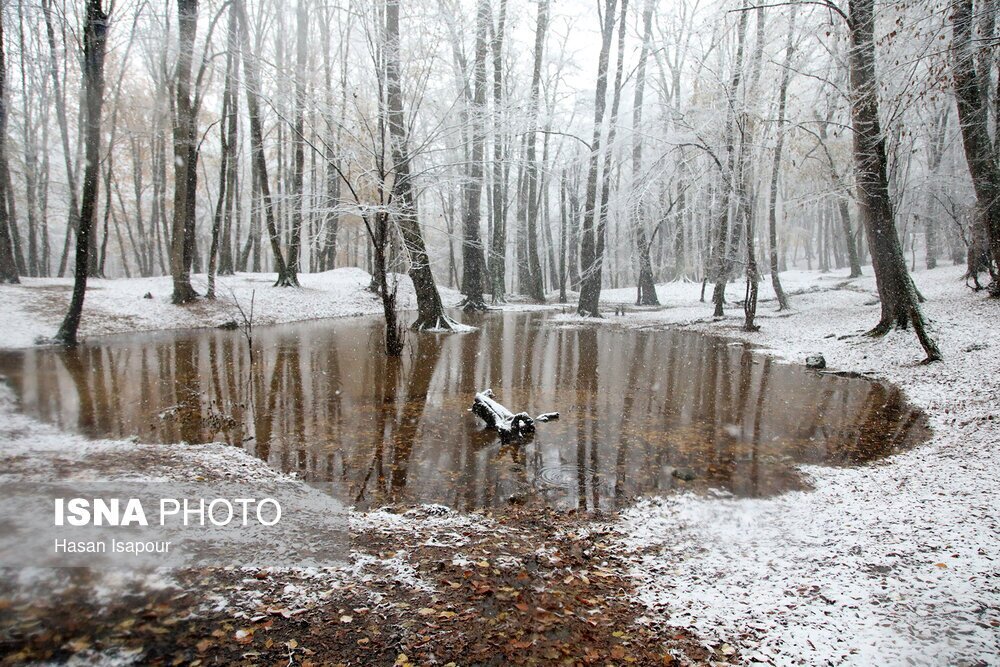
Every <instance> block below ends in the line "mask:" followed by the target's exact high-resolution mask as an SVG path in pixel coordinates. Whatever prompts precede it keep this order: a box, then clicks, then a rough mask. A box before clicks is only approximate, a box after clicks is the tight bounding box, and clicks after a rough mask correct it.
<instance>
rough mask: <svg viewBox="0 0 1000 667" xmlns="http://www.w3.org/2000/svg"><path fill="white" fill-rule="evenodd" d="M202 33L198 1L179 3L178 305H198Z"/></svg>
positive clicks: (173, 244)
mask: <svg viewBox="0 0 1000 667" xmlns="http://www.w3.org/2000/svg"><path fill="white" fill-rule="evenodd" d="M197 30H198V0H177V67H176V70H175V77H176V82H175V83H176V92H175V93H174V104H175V107H176V110H175V114H174V216H173V223H172V225H171V236H170V275H171V276H172V278H173V285H174V291H173V296H172V297H171V300H172V301H173V303H175V304H183V303H188V302H190V301H194V300H195V299H196V298H197V297H198V295H197V294H196V293H195V291H194V288H193V287H191V268H190V267H191V261H192V260H193V253H194V206H193V205H192V202H193V195H194V190H195V188H196V187H197V183H198V137H197V127H196V122H197V121H196V119H195V109H194V107H193V105H192V101H191V68H192V60H193V53H194V38H195V33H196V32H197Z"/></svg>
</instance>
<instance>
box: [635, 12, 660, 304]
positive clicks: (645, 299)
mask: <svg viewBox="0 0 1000 667" xmlns="http://www.w3.org/2000/svg"><path fill="white" fill-rule="evenodd" d="M642 25H643V28H642V49H641V51H640V53H639V65H638V67H637V68H636V73H635V97H634V99H633V101H632V135H633V136H632V182H633V188H634V187H635V185H638V184H639V183H640V182H641V179H642V145H643V141H644V137H643V133H642V98H643V93H644V92H645V88H646V60H647V59H648V58H649V46H650V42H651V40H652V36H653V2H652V0H646V5H645V7H644V8H643V10H642ZM646 210H647V209H646V207H645V206H643V205H642V203H641V202H640V203H639V204H638V205H637V208H636V219H635V250H636V257H637V259H638V264H639V281H638V287H637V288H636V298H635V303H636V305H637V306H659V305H660V299H659V298H658V297H657V296H656V283H655V282H654V281H653V264H652V262H651V261H650V260H649V242H648V241H647V240H646V215H645V214H646Z"/></svg>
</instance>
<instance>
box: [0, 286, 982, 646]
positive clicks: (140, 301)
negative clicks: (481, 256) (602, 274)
mask: <svg viewBox="0 0 1000 667" xmlns="http://www.w3.org/2000/svg"><path fill="white" fill-rule="evenodd" d="M961 276H962V268H961V267H944V268H940V269H936V270H933V271H919V272H917V273H916V274H915V275H914V278H915V281H916V283H917V285H918V287H919V288H920V290H921V291H922V292H923V294H924V295H925V296H926V297H927V303H926V304H925V306H924V307H925V313H926V315H927V316H928V318H929V319H930V320H931V325H932V330H933V332H934V334H935V335H936V336H937V337H938V342H939V344H940V346H941V349H942V351H943V352H944V355H945V361H944V362H942V363H936V364H932V365H929V366H922V365H920V364H919V363H918V362H919V360H920V359H921V358H922V355H921V351H920V348H919V345H918V344H917V342H916V339H915V336H914V335H913V333H912V332H909V331H901V332H893V333H891V334H890V335H889V336H887V337H886V338H884V339H881V340H872V339H869V338H865V337H863V336H861V335H859V334H861V333H862V332H863V331H864V330H866V329H867V328H868V327H870V326H871V325H872V324H874V322H875V321H876V320H877V315H878V305H877V302H876V300H875V291H874V282H873V279H872V278H871V271H870V269H869V270H866V276H865V277H863V278H861V279H856V280H851V281H848V280H846V279H845V278H843V276H842V275H840V276H838V275H836V274H832V273H830V274H821V273H819V272H805V271H796V272H789V273H787V274H784V275H783V277H784V278H785V283H786V289H788V291H789V292H791V294H792V306H793V310H792V311H791V312H782V313H777V312H775V306H776V304H775V303H774V302H773V301H767V300H766V299H767V298H769V297H770V291H769V286H767V285H766V283H765V284H763V285H762V290H761V291H762V294H761V297H762V299H765V300H764V301H763V302H762V303H761V306H760V309H759V313H758V321H759V323H760V324H761V327H762V329H761V331H760V332H758V333H755V334H746V333H743V332H741V331H740V330H739V326H740V324H741V322H742V311H741V309H740V308H739V307H738V306H737V305H731V306H730V316H729V317H727V318H724V319H722V320H714V319H713V318H711V317H710V307H711V306H710V304H702V303H698V292H699V290H700V285H698V284H690V283H676V284H670V285H663V286H660V287H658V292H659V296H660V300H661V302H662V303H663V304H664V306H665V308H664V309H661V310H641V311H639V310H632V309H629V312H628V314H626V315H625V316H623V317H622V316H619V317H615V316H612V315H610V314H608V316H607V317H606V318H605V319H604V320H602V321H601V324H600V325H599V326H627V327H669V326H684V327H687V328H690V329H695V330H700V331H705V332H710V333H713V334H722V335H726V336H732V337H739V338H743V339H746V340H750V341H752V342H754V343H756V344H758V345H760V346H761V348H762V351H764V352H766V353H768V354H773V355H775V356H776V357H778V358H781V359H784V360H787V361H788V362H789V363H801V362H802V361H803V359H804V358H805V356H806V355H807V354H809V353H813V352H822V353H823V354H824V355H825V357H826V359H827V361H828V363H829V365H830V366H831V367H832V368H834V369H839V370H852V371H858V372H862V373H865V374H867V375H871V376H873V377H878V378H881V379H884V380H886V381H889V382H893V383H895V384H897V385H899V386H900V387H902V388H903V389H904V390H905V392H906V394H907V396H908V397H909V399H910V400H911V401H912V402H913V403H914V404H916V405H918V406H920V407H921V408H923V409H924V410H925V411H926V412H927V414H928V416H929V418H930V424H931V426H932V427H933V435H932V437H931V439H930V441H929V442H927V443H925V444H923V445H921V446H919V447H918V448H916V449H915V450H913V451H910V452H906V453H902V454H899V455H896V456H894V457H892V458H890V459H888V460H885V461H882V462H879V463H877V464H874V465H869V466H865V467H861V468H850V469H835V468H824V467H808V468H806V469H805V472H806V473H807V474H808V476H809V478H810V480H811V482H812V485H813V487H814V489H813V490H811V491H808V492H796V493H789V494H786V495H783V496H780V497H777V498H772V499H765V500H759V499H756V500H755V499H733V498H725V497H721V498H720V497H718V496H712V497H703V496H698V495H693V494H688V495H680V496H672V497H667V498H661V499H650V500H646V501H643V502H641V503H639V504H638V505H636V506H634V507H632V508H631V509H629V510H627V511H625V512H624V513H623V514H622V515H621V516H620V517H618V518H617V519H616V520H615V521H614V522H613V523H612V524H611V525H610V526H600V527H596V528H598V529H607V528H610V529H611V530H612V531H613V532H614V533H615V534H616V535H617V536H618V537H617V542H618V544H617V547H616V548H617V550H618V551H619V552H620V553H622V554H623V555H624V556H625V557H626V558H627V560H628V562H629V563H630V567H631V574H632V576H633V580H634V582H635V586H636V595H637V596H638V601H639V602H641V604H643V605H645V608H646V611H645V613H644V615H643V618H642V619H640V620H641V621H642V622H645V623H648V624H652V625H659V624H664V625H668V626H680V627H684V628H689V629H693V630H694V631H695V632H696V633H697V634H698V635H699V636H700V637H701V638H702V639H703V640H704V641H705V642H706V643H707V644H710V645H712V646H713V647H715V649H716V650H721V649H720V647H721V646H723V645H724V644H728V645H731V646H733V647H734V648H735V649H736V650H737V652H738V653H739V655H740V656H741V657H742V659H743V660H745V661H746V662H747V663H751V664H752V663H755V662H757V663H763V664H809V665H814V664H878V665H897V664H900V665H901V664H914V663H916V664H932V665H940V664H977V661H978V662H981V663H982V664H1000V502H998V500H997V498H998V497H1000V478H998V474H997V471H998V469H1000V426H998V422H1000V414H998V411H997V407H996V406H997V397H998V396H1000V374H998V373H997V370H998V369H1000V363H998V360H997V359H998V353H1000V343H997V342H996V340H995V331H996V323H997V322H998V316H1000V303H998V302H997V301H995V300H989V299H987V298H986V297H985V296H984V295H983V294H974V293H972V292H971V291H970V290H968V289H966V288H965V287H964V285H963V282H962V280H961ZM302 279H303V283H304V285H305V287H304V288H303V289H301V290H295V289H288V288H280V289H279V288H271V287H270V282H269V278H268V277H267V276H250V275H241V276H238V277H236V278H230V279H227V280H226V282H225V284H224V286H223V287H221V288H220V295H221V296H222V297H223V298H220V301H219V302H217V303H216V304H211V303H207V302H204V303H198V304H195V305H194V306H189V307H185V308H178V307H175V306H171V305H170V304H169V279H165V278H158V279H141V280H128V281H95V283H96V284H95V288H94V289H93V290H91V291H90V292H89V293H88V300H87V306H86V308H87V310H86V311H85V312H86V315H85V318H84V330H83V331H84V333H85V334H89V335H95V334H99V333H116V332H121V331H137V330H146V329H148V330H153V329H164V328H180V327H189V326H213V325H216V324H218V323H221V322H224V321H226V320H229V319H233V317H234V311H235V306H234V305H232V302H231V299H232V294H235V295H236V297H235V298H236V299H238V300H239V301H240V302H241V303H243V302H244V301H246V302H248V301H249V296H250V293H251V291H254V290H256V292H255V299H254V301H255V320H256V322H257V323H258V324H262V323H272V322H288V321H294V320H302V319H311V318H317V317H332V316H338V315H340V316H343V315H351V314H369V313H378V312H379V308H380V304H379V303H378V302H377V300H376V299H375V297H374V295H372V294H370V293H368V292H366V291H365V290H364V287H365V286H366V285H367V282H368V277H367V274H365V273H363V272H361V271H359V270H355V269H341V270H337V271H333V272H329V273H326V274H320V275H316V276H310V275H303V276H302ZM66 285H68V282H67V281H54V280H44V281H43V280H28V281H26V285H25V286H23V287H16V286H15V287H11V286H0V308H2V309H3V312H4V314H5V317H4V318H3V320H2V321H0V341H2V344H3V345H4V346H7V347H14V346H26V345H30V344H32V342H33V341H34V339H35V337H36V336H38V335H49V334H50V333H51V331H52V330H54V327H55V325H56V324H58V320H59V317H60V316H61V305H59V306H58V307H57V305H58V304H62V303H64V302H65V300H66V299H67V298H68V288H67V287H66ZM226 285H227V286H228V289H227V287H226ZM229 290H231V291H229ZM401 291H402V292H403V295H404V296H403V298H402V301H403V303H404V306H405V305H406V303H407V302H408V300H409V299H412V292H411V291H410V290H409V289H408V285H407V286H406V288H405V289H403V290H401ZM146 292H150V293H152V295H153V299H144V298H143V295H144V294H145V293H146ZM741 292H742V290H741V288H740V287H738V286H734V287H731V288H730V296H731V298H735V297H737V295H738V294H741ZM604 297H605V300H606V301H608V302H609V303H629V302H631V301H632V300H633V299H634V290H633V289H622V290H612V291H609V292H605V294H604ZM227 298H228V299H230V301H228V302H227V301H226V299H227ZM445 298H446V302H448V303H451V302H452V301H451V300H452V299H456V296H455V295H454V294H450V293H449V294H448V295H446V297H445ZM592 322H593V321H592V320H590V321H584V320H580V319H579V318H577V317H576V316H571V315H563V316H557V317H555V318H553V323H554V325H557V326H559V325H562V326H584V325H587V326H590V325H592ZM0 423H2V424H3V425H2V426H0V451H2V452H3V459H4V460H5V461H6V465H7V474H8V475H13V476H16V477H18V478H21V479H41V478H43V477H44V476H46V475H49V474H51V471H52V470H62V471H73V472H71V473H70V474H73V475H80V474H84V475H86V474H99V475H100V476H102V477H108V476H110V478H123V477H124V478H127V477H134V476H136V475H140V474H141V475H142V476H143V478H144V479H156V478H170V477H172V476H176V475H190V474H192V473H194V474H198V475H205V476H208V477H211V476H212V475H219V476H222V477H231V476H236V477H238V478H240V479H246V478H251V479H254V480H257V481H259V482H260V483H261V484H267V483H268V479H269V478H270V477H272V476H274V475H276V474H277V473H274V472H272V471H270V470H269V469H268V468H266V466H265V465H264V464H263V463H262V462H260V461H257V460H255V459H253V458H251V457H250V456H249V455H247V454H245V453H244V452H243V451H242V450H239V449H234V448H226V447H223V446H221V445H202V446H194V447H188V448H169V447H163V446H155V445H152V446H143V445H137V444H135V443H129V442H110V441H100V442H93V441H87V440H86V439H84V438H82V437H78V436H73V435H69V434H65V433H61V432H59V431H58V430H57V429H55V428H54V427H50V426H46V425H42V424H40V423H38V422H36V421H34V420H32V419H30V418H28V417H25V416H23V415H20V414H18V413H17V412H15V411H14V407H13V401H12V396H11V395H10V392H9V391H8V390H6V389H4V390H3V391H2V392H0ZM138 461H141V462H142V464H143V467H142V470H141V472H137V470H136V469H130V468H129V465H130V463H132V462H138ZM404 520H405V521H407V522H410V523H414V524H416V523H420V522H418V521H417V520H416V519H415V518H413V517H409V516H407V517H402V518H400V517H398V516H396V515H392V514H385V513H371V514H367V515H361V514H356V515H354V516H353V518H352V522H353V523H354V524H355V525H354V527H355V529H356V530H362V531H365V532H368V531H373V530H378V529H379V528H380V527H382V526H383V524H385V526H389V525H390V524H392V522H399V521H404ZM442 521H444V519H442ZM447 521H452V522H454V521H464V519H460V518H459V517H454V516H452V517H448V518H447ZM476 521H477V522H478V519H476ZM392 525H394V524H392ZM407 525H409V524H407ZM424 528H427V526H425V527H424ZM446 528H447V531H445V532H447V533H448V534H452V533H453V529H454V527H453V526H452V527H446ZM439 538H440V536H437V535H435V536H433V539H434V540H439ZM430 539H431V538H430V537H428V538H427V540H430ZM421 543H422V542H421ZM449 544H450V543H449ZM458 546H461V547H462V548H465V546H464V545H458ZM394 558H396V560H393V561H392V562H390V563H383V564H382V565H380V566H378V567H376V565H377V564H376V563H375V562H374V561H373V560H372V556H371V555H369V554H354V556H353V559H352V560H353V565H352V567H353V568H354V570H358V569H359V568H360V569H362V570H365V571H366V572H369V573H370V572H372V571H374V570H377V571H379V572H380V574H379V576H382V577H388V578H389V579H392V580H393V581H394V582H395V583H394V584H393V585H395V584H396V583H399V582H403V581H404V580H405V581H408V580H409V579H407V577H409V578H410V579H412V578H413V577H415V576H416V575H414V574H413V572H412V571H411V570H412V566H411V565H410V564H409V563H408V562H405V557H404V555H402V554H400V555H397V556H396V557H394ZM393 568H395V569H396V570H398V572H395V571H394V570H393ZM383 570H393V572H390V573H389V574H388V575H387V574H386V573H385V572H383ZM326 576H332V575H326ZM366 576H370V575H366ZM421 581H422V580H421ZM328 584H329V582H328V581H327V582H326V583H325V584H324V585H328ZM409 585H411V586H413V587H414V590H415V591H417V590H419V586H416V585H415V584H413V583H412V582H410V584H409ZM294 594H295V595H296V596H299V595H300V592H294ZM230 603H231V601H230ZM237 606H238V605H237ZM728 652H729V649H728V648H727V649H726V651H725V653H728ZM723 655H724V653H723V654H719V657H720V658H721V657H722V656H723Z"/></svg>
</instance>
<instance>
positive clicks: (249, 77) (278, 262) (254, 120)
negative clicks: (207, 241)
mask: <svg viewBox="0 0 1000 667" xmlns="http://www.w3.org/2000/svg"><path fill="white" fill-rule="evenodd" d="M233 1H234V2H235V3H236V7H237V12H236V13H237V16H238V18H239V22H240V34H241V38H242V42H243V45H242V51H243V73H244V75H245V77H246V89H247V107H248V108H249V112H250V113H249V115H250V143H251V153H252V154H253V156H252V158H253V162H254V165H255V169H256V174H257V186H258V187H259V188H260V196H261V199H262V200H263V204H264V219H265V220H266V223H267V234H268V236H269V237H270V240H271V251H272V252H273V253H274V268H275V271H276V272H277V274H278V279H277V280H276V281H275V283H274V285H275V287H298V282H297V281H296V280H295V277H294V276H290V275H289V274H288V267H287V265H286V264H285V258H284V256H283V255H282V253H281V241H280V239H279V237H278V227H277V224H276V223H275V220H274V217H275V216H274V201H273V200H272V198H271V185H270V181H268V176H267V161H266V160H265V159H264V132H263V130H262V129H261V124H260V101H259V96H260V80H259V79H258V78H257V66H256V64H255V61H254V56H253V54H252V53H250V27H249V26H248V25H247V17H246V8H245V7H244V6H243V0H233ZM258 215H259V214H258ZM258 225H259V221H258ZM259 247H260V242H259V240H258V241H257V243H256V244H255V248H256V249H255V251H254V267H253V268H254V271H257V270H259V269H260V267H259V265H258V255H257V253H258V252H259V250H258V249H259Z"/></svg>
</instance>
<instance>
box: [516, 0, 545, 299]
mask: <svg viewBox="0 0 1000 667" xmlns="http://www.w3.org/2000/svg"><path fill="white" fill-rule="evenodd" d="M548 17H549V0H540V2H539V3H538V21H537V23H536V24H535V58H534V66H533V67H532V73H531V97H530V102H529V108H528V117H529V120H528V122H529V125H530V126H529V130H528V137H527V146H526V147H525V161H526V162H527V166H526V168H527V174H526V178H527V185H528V202H527V204H528V205H527V225H526V229H525V231H526V232H527V235H526V237H525V243H524V251H525V253H526V254H527V257H526V258H525V266H526V268H527V271H526V272H525V278H526V279H527V280H526V282H527V284H524V283H522V284H521V292H523V293H525V294H527V295H528V296H529V297H531V299H532V300H534V301H536V302H538V303H542V302H544V301H545V290H544V287H543V283H544V278H543V276H542V267H541V263H540V262H539V259H538V257H539V255H538V242H539V238H540V236H539V233H538V218H539V215H538V212H539V200H540V199H541V197H540V196H539V177H538V162H537V160H536V154H535V146H536V140H537V136H536V132H537V131H538V100H539V96H540V87H541V79H542V58H543V56H544V51H545V32H546V31H547V30H548V21H549V18H548Z"/></svg>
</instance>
